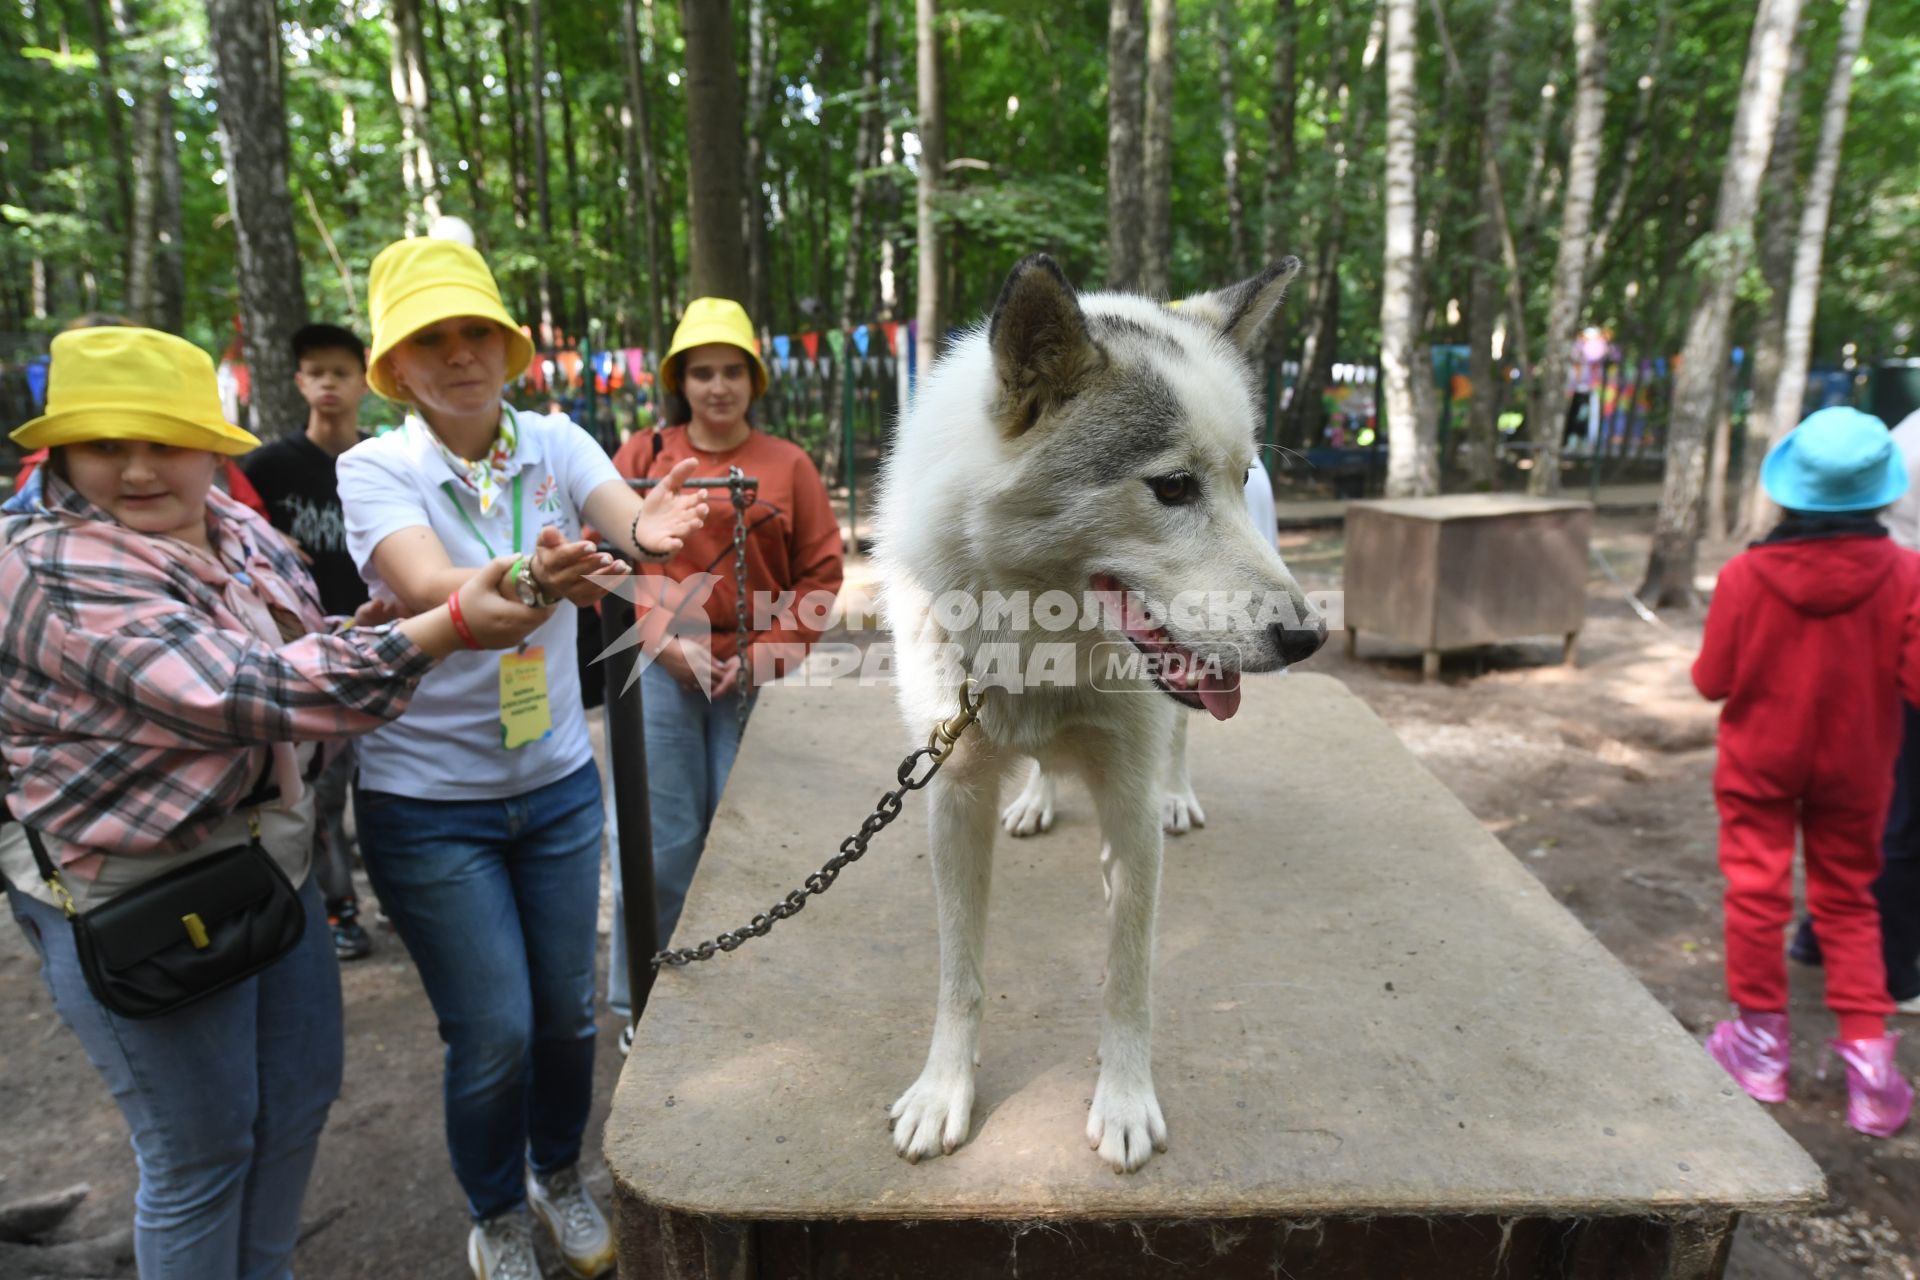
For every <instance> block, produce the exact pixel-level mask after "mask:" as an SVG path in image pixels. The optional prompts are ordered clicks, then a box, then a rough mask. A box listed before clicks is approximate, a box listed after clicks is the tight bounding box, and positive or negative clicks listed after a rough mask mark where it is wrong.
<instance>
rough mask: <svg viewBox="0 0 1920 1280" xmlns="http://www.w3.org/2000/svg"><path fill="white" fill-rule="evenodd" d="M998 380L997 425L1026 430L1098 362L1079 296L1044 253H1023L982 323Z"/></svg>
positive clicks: (1009, 432) (1060, 401)
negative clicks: (986, 324)
mask: <svg viewBox="0 0 1920 1280" xmlns="http://www.w3.org/2000/svg"><path fill="white" fill-rule="evenodd" d="M987 344H988V346H989V347H990V348H991V349H992V351H993V371H994V373H995V374H996V375H997V376H998V378H999V380H1000V400H999V406H998V408H999V418H1000V429H1001V430H1002V431H1003V432H1005V433H1006V434H1007V435H1008V436H1010V437H1011V436H1020V435H1025V434H1026V433H1027V432H1028V431H1031V430H1032V429H1033V427H1034V425H1035V424H1036V423H1038V422H1039V421H1040V419H1041V418H1042V417H1043V416H1045V415H1046V414H1047V413H1048V412H1049V411H1050V410H1053V409H1057V408H1059V407H1060V406H1061V405H1063V404H1065V403H1067V402H1068V401H1069V400H1071V399H1073V397H1074V395H1075V394H1076V393H1077V392H1078V391H1079V390H1080V387H1081V385H1082V384H1083V383H1084V382H1085V381H1086V379H1087V376H1088V375H1089V374H1091V373H1092V372H1093V371H1094V370H1096V369H1097V368H1099V366H1100V360H1101V355H1100V348H1099V347H1098V346H1096V345H1094V341H1093V338H1092V336H1091V335H1089V334H1088V332H1087V318H1086V316H1085V315H1083V314H1082V313H1081V311H1080V300H1079V299H1078V298H1077V297H1075V296H1074V292H1073V286H1072V285H1071V284H1068V283H1067V277H1066V275H1065V274H1064V273H1063V272H1062V271H1061V270H1060V267H1059V264H1058V263H1056V262H1054V260H1053V259H1052V258H1049V257H1048V256H1047V255H1046V254H1044V253H1036V254H1033V255H1031V256H1029V257H1025V258H1022V259H1021V260H1020V262H1019V263H1018V264H1017V265H1016V266H1015V267H1014V269H1013V271H1012V272H1011V273H1010V274H1009V275H1008V276H1007V282H1006V284H1004V285H1002V286H1001V288H1000V300H999V301H998V302H996V303H994V305H993V319H992V321H991V322H990V323H989V324H988V326H987Z"/></svg>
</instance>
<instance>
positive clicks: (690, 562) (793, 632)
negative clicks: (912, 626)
mask: <svg viewBox="0 0 1920 1280" xmlns="http://www.w3.org/2000/svg"><path fill="white" fill-rule="evenodd" d="M657 439H658V447H657V448H656V433H654V432H651V431H638V432H635V433H634V434H633V436H632V437H631V438H629V439H628V440H627V442H626V443H625V444H624V445H622V446H620V450H619V452H617V453H615V454H614V455H613V465H614V467H615V468H616V469H618V470H619V472H620V474H621V475H623V476H627V477H629V478H640V477H652V478H655V479H657V478H659V477H661V476H664V475H666V474H667V472H669V471H671V470H673V467H674V464H675V463H677V462H679V461H680V460H681V459H682V458H698V459H699V460H700V465H699V466H698V467H697V468H695V470H694V475H695V476H696V477H723V476H725V475H726V474H727V468H728V467H739V468H740V470H741V471H742V472H744V473H745V474H746V475H748V476H750V477H753V478H754V479H756V480H758V481H759V491H758V494H757V496H756V497H755V498H754V502H753V505H752V506H751V507H750V508H748V510H747V513H746V524H747V594H748V609H747V625H748V639H747V643H748V644H749V645H750V646H753V647H756V648H757V647H759V646H763V645H780V646H782V648H781V650H780V651H779V656H778V657H777V659H776V660H775V662H774V674H775V675H781V674H784V673H785V672H786V671H787V669H788V668H789V667H791V666H793V665H795V663H796V662H797V661H798V659H799V657H801V656H802V655H803V648H802V647H803V646H806V645H810V644H811V643H812V642H813V641H815V640H818V639H819V638H820V632H819V630H818V629H817V628H816V627H809V626H807V625H805V624H806V623H807V622H809V621H818V619H819V618H820V616H821V615H822V614H824V612H825V604H826V602H828V601H830V600H831V599H832V598H833V597H834V595H836V594H837V593H838V592H839V590H840V580H841V576H842V571H843V564H842V556H841V546H840V524H839V521H837V520H836V519H835V518H834V515H833V508H832V506H831V505H830V504H829V503H828V501H827V490H826V486H825V485H824V484H822V483H821V482H820V473H819V471H818V470H816V469H815V467H814V465H813V460H812V459H811V458H809V457H807V455H806V451H805V450H803V449H801V448H800V447H799V446H798V445H795V444H793V443H791V442H790V441H786V440H782V439H779V438H778V437H776V436H770V435H767V434H766V433H765V432H762V431H760V430H758V429H755V430H754V431H753V433H752V434H751V435H749V436H748V437H747V439H746V442H745V443H744V444H742V445H740V446H739V447H738V448H735V449H729V450H727V451H726V452H724V453H708V452H706V451H704V450H701V449H696V448H695V447H694V446H693V442H692V441H691V440H690V439H688V436H687V429H686V428H685V427H667V428H665V429H663V430H661V431H660V432H658V433H657ZM707 501H708V512H707V522H706V524H705V525H704V526H702V527H701V528H700V529H698V530H696V531H695V532H694V534H693V536H692V537H690V538H688V539H687V541H686V545H685V546H684V547H682V548H681V550H680V553H679V554H678V555H676V556H675V557H674V558H673V559H672V560H670V561H669V562H667V563H666V564H664V565H641V566H640V570H641V572H643V573H651V574H664V575H665V576H667V577H669V578H672V579H674V580H675V581H685V580H686V579H687V578H688V577H690V576H691V575H693V574H697V573H705V574H712V575H714V577H715V578H717V579H718V581H716V582H715V583H714V584H713V591H712V594H711V595H709V596H708V597H707V600H706V606H705V609H706V614H707V618H708V620H709V621H710V622H711V623H712V625H713V656H714V657H715V658H716V659H717V660H721V661H724V660H725V659H727V658H730V657H732V656H733V654H734V652H735V649H736V646H735V642H734V626H735V616H734V597H735V589H734V576H735V575H734V560H733V503H732V501H731V500H730V498H729V495H728V492H727V490H725V489H712V490H709V491H708V493H707ZM789 592H791V593H792V595H790V596H788V595H786V593H789ZM783 596H784V597H785V602H784V603H781V602H780V601H779V600H777V599H776V598H777V597H783ZM809 598H811V599H812V600H814V601H815V602H817V605H818V606H819V607H818V609H817V611H810V610H809V609H808V608H806V607H805V602H806V601H807V600H808V599H809ZM771 652H772V651H770V653H771Z"/></svg>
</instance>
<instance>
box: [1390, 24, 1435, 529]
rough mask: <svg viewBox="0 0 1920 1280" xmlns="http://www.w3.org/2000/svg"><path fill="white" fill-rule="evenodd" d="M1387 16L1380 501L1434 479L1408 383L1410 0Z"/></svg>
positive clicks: (1413, 304)
mask: <svg viewBox="0 0 1920 1280" xmlns="http://www.w3.org/2000/svg"><path fill="white" fill-rule="evenodd" d="M1385 6H1386V15H1387V49H1386V68H1387V158H1386V183H1385V185H1386V198H1387V207H1386V233H1387V234H1386V250H1385V254H1384V256H1383V259H1382V263H1381V289H1380V395H1381V399H1382V400H1383V401H1384V402H1385V408H1386V416H1387V429H1388V434H1387V496H1388V497H1389V498H1413V497H1422V496H1425V495H1427V494H1431V493H1435V492H1437V491H1438V490H1439V487H1440V483H1439V482H1440V477H1439V468H1438V462H1437V458H1436V456H1435V450H1434V443H1433V439H1432V436H1431V429H1430V424H1429V423H1427V422H1425V421H1423V420H1422V416H1423V415H1422V414H1421V413H1420V409H1419V406H1418V405H1417V403H1416V402H1415V394H1416V393H1415V390H1414V387H1415V383H1416V382H1417V381H1418V380H1420V379H1423V378H1430V377H1431V376H1432V374H1431V371H1430V370H1429V369H1427V368H1424V367H1422V366H1424V364H1425V363H1426V362H1425V361H1424V360H1422V359H1420V354H1421V345H1422V344H1421V343H1420V341H1419V337H1420V335H1419V333H1418V332H1417V330H1418V326H1419V316H1418V314H1417V312H1418V308H1419V298H1418V291H1419V283H1418V281H1417V280H1416V279H1415V276H1416V274H1417V273H1418V271H1419V269H1420V264H1419V258H1418V253H1419V247H1418V245H1417V244H1416V243H1415V235H1416V226H1417V223H1418V220H1419V219H1418V208H1417V201H1416V192H1415V187H1416V179H1415V175H1414V167H1415V152H1416V149H1417V148H1416V143H1417V140H1418V135H1419V127H1420V125H1419V119H1418V104H1417V99H1416V90H1417V87H1418V86H1417V82H1416V76H1415V70H1416V69H1415V63H1414V45H1415V43H1416V41H1417V39H1418V36H1419V30H1418V28H1419V11H1418V9H1417V8H1416V6H1415V0H1385Z"/></svg>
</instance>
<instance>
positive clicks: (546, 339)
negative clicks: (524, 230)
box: [527, 0, 691, 345]
mask: <svg viewBox="0 0 1920 1280" xmlns="http://www.w3.org/2000/svg"><path fill="white" fill-rule="evenodd" d="M545 15H546V0H527V47H528V49H529V50H530V51H531V66H532V72H531V75H530V77H529V84H528V86H527V89H528V92H527V110H528V112H529V113H530V115H531V116H532V119H533V139H532V147H533V197H534V212H535V214H536V215H537V216H538V217H539V219H540V335H539V341H540V343H541V344H542V345H549V344H552V343H556V342H558V341H559V340H560V332H559V325H560V322H561V321H562V320H563V319H565V317H566V314H567V300H566V298H565V296H564V292H565V291H564V290H563V289H562V287H561V284H560V273H559V272H558V271H555V270H554V269H553V258H554V249H555V245H554V243H553V186H552V182H551V180H550V178H551V174H550V170H551V168H552V156H551V152H550V151H549V149H548V147H547V29H546V16H545ZM689 61H691V50H689Z"/></svg>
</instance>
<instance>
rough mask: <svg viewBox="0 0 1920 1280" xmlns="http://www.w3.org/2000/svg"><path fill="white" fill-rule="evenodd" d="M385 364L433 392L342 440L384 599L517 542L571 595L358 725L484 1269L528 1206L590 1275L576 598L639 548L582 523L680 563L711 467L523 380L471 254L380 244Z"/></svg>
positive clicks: (346, 473)
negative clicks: (546, 407) (594, 534)
mask: <svg viewBox="0 0 1920 1280" xmlns="http://www.w3.org/2000/svg"><path fill="white" fill-rule="evenodd" d="M369 295H370V296H369V302H370V310H371V311H372V315H373V326H374V332H373V347H372V351H371V353H370V359H369V361H368V370H367V381H368V382H369V383H370V384H371V385H372V387H373V389H374V390H375V391H377V392H379V393H380V394H381V395H382V396H385V397H386V398H388V399H390V400H397V401H400V402H403V403H405V404H407V405H409V406H410V407H411V409H412V412H411V413H409V414H408V416H407V419H406V423H405V425H404V426H402V427H401V428H400V429H399V430H397V431H393V432H390V433H388V434H387V435H384V436H380V437H378V438H376V439H374V440H370V441H367V442H366V443H364V444H361V445H359V446H358V447H356V448H354V449H351V450H349V451H348V452H347V453H346V454H345V455H343V456H342V457H341V459H340V463H339V476H340V498H341V504H342V508H343V510H344V512H345V516H346V523H347V542H348V550H349V552H350V553H351V554H352V555H353V558H354V561H355V563H357V564H358V565H359V566H360V570H361V574H362V575H363V576H364V577H365V578H366V580H367V582H368V583H369V584H370V585H371V587H372V588H373V591H374V595H375V597H376V598H381V597H391V598H393V599H394V600H395V601H397V603H398V604H399V606H400V608H401V610H402V611H403V612H411V611H413V610H416V609H421V608H425V607H428V606H430V605H432V604H435V603H438V602H439V601H440V600H442V599H444V598H445V596H446V594H447V592H449V591H451V590H454V589H456V588H457V587H458V586H459V584H460V583H461V582H463V581H464V580H465V579H466V578H467V577H468V576H470V575H471V574H472V573H474V572H475V571H476V568H477V567H478V566H480V565H483V564H485V563H487V562H488V561H489V560H491V559H493V558H494V556H496V555H511V556H515V557H518V562H517V563H516V566H515V569H514V571H513V573H512V574H511V575H510V576H511V577H512V579H513V581H514V582H515V583H516V586H517V589H518V590H519V591H520V592H521V593H522V596H523V599H525V600H526V601H528V602H529V603H538V604H546V603H551V602H554V601H556V600H557V601H559V602H560V604H559V607H558V608H556V609H555V610H554V613H553V616H552V618H551V619H549V620H548V622H547V623H546V624H545V625H543V626H542V627H541V628H540V629H539V630H537V631H535V632H534V633H533V635H532V636H530V637H529V638H528V641H527V643H526V645H524V646H522V649H521V651H520V652H517V653H502V654H492V653H458V654H455V655H454V656H453V657H451V658H449V659H448V660H447V661H446V662H445V663H444V664H442V666H441V667H440V669H438V670H436V671H434V672H433V673H432V674H431V675H429V676H428V677H427V678H426V679H425V680H423V681H422V682H421V685H420V690H419V692H418V693H417V694H416V695H415V697H414V701H413V706H412V707H411V709H410V710H409V711H408V713H407V714H406V715H405V716H403V717H402V718H401V719H400V720H399V721H397V722H395V723H394V724H392V725H390V726H388V727H386V728H385V729H383V730H381V731H380V732H378V733H374V734H371V735H369V736H368V737H366V738H364V739H362V743H363V748H362V750H361V752H360V783H359V790H358V793H357V796H356V799H355V810H354V812H355V816H356V819H357V822H358V827H359V833H360V844H361V849H362V852H363V854H364V857H365V860H366V866H367V875H368V878H369V879H370V880H371V881H372V882H373V887H374V889H375V891H376V892H377V893H378V894H379V897H380V902H381V905H382V907H383V908H384V909H385V910H386V912H387V915H388V916H389V917H390V918H391V919H392V920H393V923H394V926H395V928H396V929H397V930H398V931H399V934H400V937H401V940H402V941H403V942H405V943H406V946H407V950H408V951H409V953H411V955H412V956H413V960H414V963H415V965H416V966H418V968H419V970H420V976H421V980H422V981H423V982H424V983H425V985H426V988H427V995H428V997H429V998H430V999H431V1000H432V1002H433V1007H434V1012H435V1014H436V1015H438V1018H439V1024H440V1037H441V1039H442V1040H443V1041H445V1042H446V1046H447V1053H446V1080H445V1102H446V1126H447V1145H448V1148H449V1151H450V1153H451V1156H452V1160H453V1171H454V1174H455V1176H456V1177H457V1178H458V1179H459V1181H460V1185H461V1187H462V1189H463V1190H464V1191H465V1192H466V1196H467V1204H468V1209H469V1211H470V1213H471V1214H472V1217H473V1220H474V1226H473V1229H472V1231H471V1233H470V1234H469V1237H468V1242H467V1258H468V1263H469V1265H470V1266H471V1267H472V1268H473V1271H474V1274H475V1275H476V1276H478V1277H481V1280H499V1278H502V1277H514V1276H521V1275H525V1276H529V1277H531V1276H536V1275H538V1274H539V1273H538V1269H537V1267H536V1266H535V1265H534V1254H533V1244H532V1237H531V1220H530V1218H529V1215H528V1212H527V1206H528V1204H529V1203H531V1205H532V1208H533V1211H534V1213H535V1214H536V1215H537V1216H538V1218H539V1220H540V1221H541V1223H542V1224H543V1226H545V1228H546V1229H547V1230H548V1232H549V1233H550V1234H551V1235H552V1237H553V1239H554V1242H555V1245H556V1246H557V1247H558V1249H559V1251H560V1253H561V1254H562V1256H563V1257H564V1258H565V1259H566V1261H567V1264H568V1266H569V1267H570V1268H571V1269H572V1270H573V1271H574V1273H575V1274H577V1275H582V1276H592V1275H598V1274H601V1273H603V1272H605V1271H606V1270H608V1269H610V1268H611V1267H612V1265H613V1258H614V1252H613V1244H612V1239H611V1233H610V1232H609V1231H608V1228H607V1223H606V1219H605V1216H604V1215H603V1214H602V1213H601V1211H600V1209H599V1207H598V1206H597V1205H595V1204H594V1202H593V1200H592V1199H591V1198H590V1197H589V1196H588V1194H587V1192H586V1189H585V1188H584V1187H583V1186H582V1185H581V1181H580V1173H579V1168H578V1164H579V1158H580V1151H581V1145H582V1138H583V1136H584V1134H585V1132H586V1124H587V1114H588V1111H589V1109H590V1108H591V1105H592V1087H593V1056H594V1021H593V995H594V946H595V939H596V936H597V931H596V916H597V907H598V901H599V887H600V828H601V807H600V781H599V775H598V774H597V772H596V771H595V769H594V765H593V760H592V751H591V748H590V746H589V743H588V739H587V727H586V721H585V719H584V717H583V716H582V713H581V705H580V672H579V660H578V656H577V650H576V647H575V635H576V625H577V623H576V613H575V609H574V607H573V606H574V605H576V604H586V603H591V602H592V601H594V600H596V599H598V598H599V597H600V596H602V595H604V594H605V588H604V587H603V586H602V585H599V584H597V583H596V582H594V581H593V579H594V578H596V577H598V578H601V579H602V580H603V581H604V579H605V577H606V576H607V575H609V574H614V573H619V572H623V571H624V566H623V565H622V564H621V563H620V562H618V561H615V560H613V559H612V558H610V557H608V556H605V555H603V554H601V553H599V552H597V551H596V550H595V549H594V546H593V544H591V543H588V542H584V541H582V540H581V528H582V525H583V524H591V525H592V526H593V527H594V528H596V529H599V530H602V531H604V533H605V535H606V536H607V537H608V538H609V540H610V541H612V542H614V543H615V544H616V545H618V546H620V547H621V549H622V550H623V551H626V552H627V553H629V554H632V555H635V556H639V557H643V558H649V559H660V558H664V557H666V556H669V555H671V554H672V553H673V552H674V551H677V550H678V549H679V548H680V546H681V539H682V537H683V536H684V535H686V534H687V533H689V532H691V531H692V530H694V529H697V528H699V527H700V524H701V522H702V521H703V520H704V518H705V514H706V502H705V500H704V498H701V497H699V496H697V495H696V494H693V493H689V492H682V490H681V486H680V482H681V481H682V480H683V479H685V477H686V475H687V474H688V473H689V472H690V471H691V469H692V468H691V466H689V467H687V468H685V469H682V470H680V471H677V472H675V474H674V475H672V476H670V477H668V479H667V482H666V483H664V484H662V485H661V486H659V487H658V488H657V489H655V490H653V491H652V492H651V493H650V494H649V495H648V496H647V497H646V499H645V500H644V501H643V500H642V499H641V498H639V497H637V496H636V495H635V494H634V493H633V491H632V490H631V489H630V488H629V487H628V485H627V483H626V481H624V480H623V479H621V477H620V476H619V474H618V473H617V472H616V471H615V470H614V468H613V464H612V462H611V461H610V460H609V459H608V458H607V456H606V454H605V453H604V452H603V451H602V450H601V448H600V446H599V445H597V444H596V443H595V442H594V441H593V440H592V438H591V437H589V436H588V435H587V434H586V432H584V431H582V430H581V429H580V428H579V427H577V426H575V425H574V424H573V422H572V421H571V420H569V419H568V418H567V417H566V416H565V415H564V414H537V413H522V412H518V411H516V410H514V409H512V408H511V407H509V406H507V405H506V404H504V403H503V402H502V400H501V391H502V388H503V387H504V386H505V385H506V384H507V383H508V382H510V381H512V380H513V379H515V378H517V377H519V376H520V375H521V373H523V372H524V371H525V370H526V367H527V365H528V363H529V361H530V360H531V358H532V354H533V347H532V343H531V342H530V341H529V340H528V338H527V337H526V336H525V335H524V334H522V333H521V332H520V330H519V327H518V326H517V325H515V324H514V322H513V320H512V318H511V317H510V316H509V315H508V314H507V311H506V309H505V307H504V306H503V305H502V304H501V301H500V293H499V289H498V288H497V286H496V285H495V284H494V280H493V276H492V274H491V273H490V272H489V271H488V270H487V266H486V264H485V262H483V261H482V260H481V258H480V255H479V254H478V253H476V252H474V251H473V250H472V249H471V248H469V247H467V246H465V245H462V244H456V243H454V242H452V241H448V240H434V239H416V240H403V241H400V242H399V243H397V244H394V245H391V246H389V247H388V248H387V249H386V250H384V251H383V252H382V253H381V254H380V256H379V257H378V258H376V259H375V260H374V263H373V269H372V273H371V278H370V281H369Z"/></svg>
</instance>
